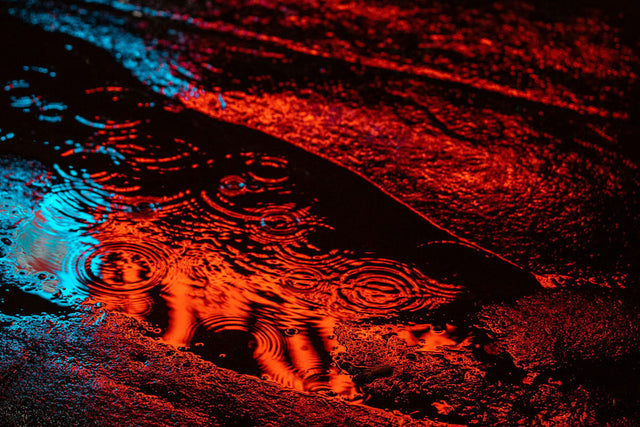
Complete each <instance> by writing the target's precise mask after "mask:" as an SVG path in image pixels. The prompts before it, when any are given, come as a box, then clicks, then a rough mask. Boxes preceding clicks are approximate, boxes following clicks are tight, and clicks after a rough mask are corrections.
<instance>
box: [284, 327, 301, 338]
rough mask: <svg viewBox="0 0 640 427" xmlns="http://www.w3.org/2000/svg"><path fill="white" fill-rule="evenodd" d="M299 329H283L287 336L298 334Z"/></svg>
mask: <svg viewBox="0 0 640 427" xmlns="http://www.w3.org/2000/svg"><path fill="white" fill-rule="evenodd" d="M299 333H300V331H299V330H298V329H297V328H287V329H285V330H284V335H285V336H287V337H292V336H294V335H298V334H299Z"/></svg>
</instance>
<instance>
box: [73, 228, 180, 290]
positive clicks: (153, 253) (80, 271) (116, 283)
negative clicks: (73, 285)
mask: <svg viewBox="0 0 640 427" xmlns="http://www.w3.org/2000/svg"><path fill="white" fill-rule="evenodd" d="M161 248H162V245H160V244H158V243H157V242H140V241H138V242H135V241H129V240H114V241H106V242H102V243H101V244H100V245H96V246H92V247H90V248H89V249H87V250H86V251H85V252H83V253H82V254H81V255H80V256H79V257H78V258H77V259H76V260H75V273H76V275H77V278H78V279H79V280H80V282H81V284H82V285H83V286H85V287H86V289H87V290H88V291H89V292H90V293H91V295H94V296H97V297H101V296H107V297H108V296H136V295H140V294H144V293H146V292H148V291H149V290H151V289H153V288H155V287H157V286H159V285H161V284H162V283H163V281H164V279H165V278H166V276H167V273H168V271H169V268H170V265H169V262H170V260H171V257H170V256H169V254H168V252H167V251H165V250H163V249H161Z"/></svg>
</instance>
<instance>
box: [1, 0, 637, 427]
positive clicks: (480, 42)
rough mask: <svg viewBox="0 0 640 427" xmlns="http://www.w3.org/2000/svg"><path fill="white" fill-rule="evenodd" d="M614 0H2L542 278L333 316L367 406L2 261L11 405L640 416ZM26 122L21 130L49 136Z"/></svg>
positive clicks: (620, 42) (284, 417) (627, 113)
mask: <svg viewBox="0 0 640 427" xmlns="http://www.w3.org/2000/svg"><path fill="white" fill-rule="evenodd" d="M143 3H144V5H143ZM321 3H322V2H321ZM430 3H431V2H430ZM608 3H609V4H606V5H605V4H597V2H594V1H589V2H585V4H580V5H575V7H573V6H571V5H570V6H567V5H566V4H570V3H563V5H559V4H556V3H553V2H548V1H545V0H540V1H529V2H510V1H498V2H484V1H468V2H464V4H461V5H458V6H456V5H450V4H449V2H444V3H438V2H433V4H430V5H427V4H425V2H398V4H389V3H388V2H384V1H353V2H348V3H347V2H338V1H329V2H324V4H318V3H315V2H298V1H295V2H293V1H286V0H281V1H266V2H255V1H229V2H224V4H222V3H221V4H217V2H175V1H164V0H162V1H160V0H157V1H150V2H141V1H129V2H118V1H111V0H92V1H89V0H87V1H79V0H78V1H75V2H73V1H42V2H36V1H24V2H21V1H10V0H3V1H2V2H1V5H2V6H0V7H1V8H2V10H1V11H0V12H4V11H5V9H7V10H9V9H10V10H11V15H12V16H13V17H14V18H15V19H22V20H24V21H25V22H29V23H31V24H33V25H35V26H37V27H39V28H42V29H45V30H47V31H53V32H55V33H56V36H55V37H57V38H58V39H57V43H58V44H60V43H62V44H61V45H64V43H66V42H67V41H68V40H66V39H65V41H64V43H63V42H61V41H60V40H59V39H60V38H61V37H63V36H61V34H64V37H69V40H72V41H70V42H69V46H70V47H71V48H73V49H76V51H81V49H82V46H83V45H82V43H80V42H76V41H75V40H80V39H82V40H83V42H86V44H93V45H94V46H97V47H98V48H100V49H102V50H103V51H102V54H101V55H103V56H104V57H105V58H106V59H105V61H106V62H109V61H112V62H113V61H116V59H114V58H117V62H118V63H119V64H120V65H122V67H124V68H122V69H119V70H120V71H118V73H120V74H112V75H110V77H109V79H110V80H109V81H110V82H113V84H122V83H123V82H128V80H127V79H132V78H135V79H137V80H139V83H141V84H145V85H147V87H149V88H152V90H153V91H155V92H157V93H158V94H160V95H162V96H166V97H167V98H171V102H172V103H175V104H172V108H173V110H175V111H179V110H181V109H183V108H184V107H187V108H191V109H194V110H197V111H200V112H202V113H204V114H206V115H208V116H210V117H213V118H216V119H220V120H222V121H225V122H230V123H235V124H239V125H242V126H246V127H249V128H252V129H257V130H260V131H264V132H266V133H268V134H270V135H273V136H275V137H278V138H280V139H282V140H284V141H286V142H288V143H291V144H293V145H296V146H298V147H301V148H303V149H304V150H307V151H309V152H312V153H315V154H318V155H321V156H323V157H324V158H327V159H329V160H331V161H332V162H334V163H336V164H339V165H341V166H344V167H345V168H348V169H349V170H351V171H354V172H356V173H358V174H360V175H362V176H363V177H365V178H367V179H368V180H370V181H371V182H373V183H374V184H376V185H377V186H379V187H380V188H381V189H382V190H384V191H386V192H388V193H389V194H392V195H394V196H395V197H397V198H398V199H399V200H400V201H402V202H404V203H406V204H407V205H409V206H411V207H412V208H414V209H415V210H416V211H417V212H418V213H419V214H422V215H424V216H427V217H429V218H432V219H433V220H434V222H435V223H437V224H439V225H442V226H444V227H446V228H448V229H449V230H451V231H453V232H455V233H456V234H457V235H458V236H460V237H462V238H464V239H467V240H469V241H471V242H475V243H478V244H480V245H481V246H483V247H484V248H487V249H490V250H492V251H494V252H495V253H498V254H500V255H502V256H505V257H506V258H508V259H510V260H512V261H514V262H515V263H516V264H517V265H518V266H520V267H522V268H523V269H524V270H526V271H528V272H532V273H533V274H536V275H537V276H536V277H537V278H538V279H539V280H540V281H541V283H542V284H543V285H545V287H546V288H547V289H542V288H540V289H539V290H538V291H536V292H534V293H533V294H531V295H528V296H522V295H521V294H518V293H517V292H515V291H514V292H515V294H516V296H515V297H514V298H513V299H512V300H510V301H508V302H507V301H501V300H500V298H496V299H495V300H494V299H486V300H483V301H482V302H480V301H476V300H474V301H463V302H461V303H460V304H461V306H462V309H461V310H458V311H456V308H455V307H450V308H449V309H448V311H447V313H446V314H442V315H436V314H429V313H412V314H400V315H398V316H397V317H398V318H393V319H388V318H387V319H382V318H380V319H368V320H362V321H349V322H342V323H339V324H338V326H337V327H336V330H335V337H336V340H337V342H338V343H339V344H340V346H339V347H338V348H336V349H334V351H333V353H332V354H331V356H332V362H333V363H334V364H335V366H337V367H338V368H340V369H342V370H343V371H344V372H347V373H349V374H351V375H352V376H353V381H354V383H355V384H356V385H357V387H358V388H359V391H360V392H361V393H362V394H363V395H364V399H365V404H366V405H368V406H366V405H360V406H358V405H350V404H347V403H345V402H342V401H340V400H338V399H333V398H330V397H326V396H321V395H311V394H305V393H300V392H295V391H291V390H288V389H286V388H284V387H281V386H279V385H276V384H274V383H270V382H267V381H262V380H260V379H258V378H255V377H250V376H247V375H241V374H238V373H234V372H232V371H228V370H224V369H221V368H218V367H216V366H215V365H213V364H212V363H210V362H206V361H203V360H202V359H200V358H199V357H197V356H194V355H193V354H191V353H189V352H182V351H179V350H177V349H176V348H173V347H170V346H167V345H164V344H161V343H159V342H158V341H155V340H153V339H152V338H150V337H149V336H148V335H149V334H147V333H146V332H145V327H144V326H143V325H141V324H139V323H137V322H135V321H134V320H132V319H130V318H128V317H125V316H124V315H120V314H116V313H107V314H105V313H104V312H101V311H100V310H97V309H94V308H83V309H82V310H79V311H78V312H77V313H74V314H67V315H66V316H65V317H62V316H54V315H49V314H42V315H40V314H35V313H39V312H40V310H47V311H49V312H54V311H55V308H56V307H55V306H54V305H53V304H48V305H46V307H45V306H42V307H43V308H40V305H41V304H42V302H41V301H40V302H38V301H36V299H37V298H36V297H35V296H32V295H30V294H24V293H23V292H22V291H20V290H19V289H18V287H16V286H13V285H12V284H8V283H4V280H3V282H2V283H1V284H2V286H1V288H2V290H3V291H6V294H3V296H1V297H0V310H1V312H2V313H4V314H0V425H10V426H13V425H16V426H22V425H34V426H35V425H157V426H165V425H185V426H186V425H272V426H276V425H292V426H293V425H308V426H324V425H327V426H328V425H331V426H333V425H344V426H366V425H371V426H383V425H423V424H425V425H437V424H438V423H443V424H463V425H481V426H485V425H496V426H497V425H560V426H564V425H568V426H574V425H585V426H587V425H588V426H591V425H593V426H600V425H605V426H636V425H640V409H639V408H640V390H639V389H638V384H640V365H639V362H638V361H639V360H640V343H639V340H640V338H639V337H640V320H639V317H638V316H639V313H640V308H639V302H640V297H639V293H638V291H637V288H638V286H639V285H640V283H639V282H640V273H639V271H640V270H639V268H638V265H639V264H638V263H637V260H638V256H640V243H639V242H640V232H639V229H638V224H640V208H639V206H640V205H639V202H638V201H639V200H640V197H639V195H638V188H640V186H639V183H640V174H639V173H638V159H640V155H639V154H638V153H639V150H638V122H637V112H638V110H639V105H638V100H639V99H640V98H638V96H637V94H638V84H637V76H638V73H639V72H640V60H639V59H638V58H639V56H638V52H639V51H640V43H639V41H638V40H639V39H638V35H637V29H636V28H635V27H636V26H637V22H636V21H637V20H636V19H635V18H636V17H637V16H638V14H637V12H635V11H632V10H631V6H629V5H628V4H627V2H625V1H613V2H608ZM14 18H12V19H14ZM34 28H35V27H34ZM95 28H100V32H95V31H93V32H92V31H90V30H92V29H95ZM34 31H35V30H34ZM76 38H77V39H76ZM7 39H8V38H7ZM53 39H54V36H51V39H50V40H53ZM132 40H133V41H137V42H138V44H137V45H136V47H140V49H138V50H136V49H132V48H130V46H131V45H132V43H131V41H132ZM19 43H20V41H19V40H14V44H16V45H19ZM72 44H73V46H72ZM43 46H44V45H43ZM49 46H50V45H49ZM43 50H45V48H43ZM14 52H20V50H19V49H14ZM50 55H53V56H55V54H53V53H50ZM42 56H43V57H44V56H45V55H42ZM32 59H33V58H29V60H30V61H31V60H32ZM41 59H42V58H41ZM49 59H51V58H49ZM94 59H95V58H94ZM83 60H84V59H83ZM33 62H34V64H30V65H46V64H36V63H35V62H37V61H35V60H33ZM88 62H90V61H88ZM168 64H169V65H168ZM14 65H16V64H14ZM16 66H17V65H16ZM125 68H126V70H125ZM105 69H106V67H105ZM122 73H124V74H126V75H127V76H128V77H126V78H124V77H122V76H121V74H122ZM129 74H130V75H129ZM176 82H177V83H176ZM5 83H7V82H4V81H0V84H3V85H4V84H5ZM181 85H182V86H181ZM185 87H186V88H187V89H188V90H185ZM5 90H6V89H5ZM149 90H151V89H149ZM181 90H182V92H181ZM7 94H8V92H7ZM194 94H195V95H197V96H195V95H194ZM160 95H159V96H160ZM7 96H9V95H7ZM33 99H34V100H35V99H36V98H33ZM14 101H15V100H12V102H14ZM30 102H31V101H30ZM20 105H21V104H20ZM33 105H36V106H39V107H38V108H40V107H43V106H42V105H39V104H37V103H36V102H35V101H33ZM21 108H22V107H21ZM34 108H35V107H34ZM173 110H172V111H173ZM34 111H35V110H34ZM47 111H48V112H47ZM47 111H44V110H43V111H42V115H43V116H44V117H45V119H46V118H48V119H50V120H54V119H55V116H54V115H53V113H56V111H57V110H55V109H54V110H47ZM32 113H33V112H32ZM45 113H46V114H45ZM25 114H26V113H25ZM29 114H31V113H29ZM38 114H40V113H38ZM33 117H34V120H36V119H37V120H40V121H42V119H41V118H40V116H39V115H36V113H33ZM372 118H375V120H372ZM11 121H13V122H15V123H18V124H19V126H17V127H20V128H21V127H26V128H28V131H29V132H32V130H31V128H30V126H26V125H25V123H27V122H25V121H19V120H10V121H9V122H11ZM45 121H46V120H45ZM43 123H44V122H43ZM47 123H48V122H47ZM47 123H45V124H47ZM13 124H14V123H8V124H7V126H13ZM94 125H95V123H94ZM5 127H6V126H5V124H4V122H3V129H0V139H1V141H2V144H5V145H3V149H4V147H7V146H8V145H7V144H8V143H7V142H6V141H9V140H10V139H11V138H14V135H13V133H12V131H11V129H8V128H5ZM184 127H185V128H187V127H188V126H184ZM29 132H26V133H25V134H24V135H20V136H19V137H15V138H14V139H13V141H14V142H16V140H18V139H19V138H22V139H20V140H19V142H20V143H19V144H16V146H17V147H18V148H15V153H14V152H12V151H11V150H14V148H11V149H9V152H11V153H13V154H19V155H25V152H24V150H25V147H29V150H31V151H32V152H33V153H32V155H33V156H35V155H36V154H37V153H39V152H41V151H42V147H41V146H40V145H35V142H33V141H31V140H32V139H33V140H34V141H35V140H36V139H38V138H35V137H34V135H36V134H37V132H35V131H33V132H32V133H29ZM25 135H26V136H25ZM45 136H46V137H42V138H40V139H42V140H44V139H47V138H48V137H49V136H48V135H45ZM28 144H32V145H28ZM11 147H14V146H11ZM346 197H349V195H347V196H346ZM367 209H369V208H367ZM370 210H372V211H375V209H370ZM374 237H375V236H374ZM388 237H389V236H388ZM392 237H393V236H390V237H389V238H388V239H387V240H391V238H392ZM385 243H386V240H385ZM0 250H1V251H5V252H6V251H7V250H6V249H3V247H0ZM5 252H0V257H4V256H6V255H7V253H5ZM569 276H571V277H569ZM487 287H488V288H490V286H489V285H487ZM25 295H27V296H25ZM36 304H40V305H38V309H37V310H35V311H34V309H33V307H34V306H35V305H36ZM27 313H28V314H29V315H27ZM16 316H19V317H16Z"/></svg>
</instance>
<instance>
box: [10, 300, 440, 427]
mask: <svg viewBox="0 0 640 427" xmlns="http://www.w3.org/2000/svg"><path fill="white" fill-rule="evenodd" d="M139 331H140V325H139V324H137V323H135V322H133V321H132V320H130V319H128V318H127V317H125V316H122V315H118V314H114V313H109V314H104V313H100V312H95V311H92V310H89V311H86V312H84V313H80V314H75V315H72V316H70V317H69V318H67V319H62V318H57V317H55V316H48V315H46V316H29V317H23V318H20V319H10V318H8V317H3V318H2V327H0V385H1V388H0V414H1V415H0V422H1V423H2V425H17V426H23V425H31V426H37V425H59V426H66V425H96V426H106V425H139V426H165V425H176V426H191V425H212V426H215V425H238V426H246V425H265V426H277V425H283V426H287V425H290V426H296V425H314V426H315V425H318V426H320V425H327V426H328V425H339V426H354V425H360V426H392V425H423V423H421V422H418V421H415V420H411V418H410V417H407V416H403V415H395V414H392V413H389V412H385V411H382V410H379V409H374V408H369V407H366V406H353V405H349V404H347V403H344V402H341V401H339V400H335V399H330V398H323V397H319V396H312V395H307V394H303V393H298V392H295V391H288V390H284V389H282V388H281V387H280V386H278V385H276V384H273V383H269V382H266V381H261V380H259V379H257V378H254V377H249V376H246V375H240V374H237V373H235V372H232V371H228V370H225V369H220V368H217V367H215V366H214V365H213V364H211V363H208V362H204V361H202V360H201V359H200V358H198V357H196V356H194V355H192V354H191V353H188V352H181V351H177V350H176V349H175V348H173V347H170V346H167V345H162V344H159V343H157V342H155V341H151V340H150V339H148V338H146V337H144V336H143V335H142V334H141V333H140V332H139ZM426 425H438V424H437V423H427V424H426Z"/></svg>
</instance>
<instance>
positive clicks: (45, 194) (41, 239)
mask: <svg viewBox="0 0 640 427" xmlns="http://www.w3.org/2000/svg"><path fill="white" fill-rule="evenodd" d="M56 169H57V172H58V174H59V177H58V178H56V180H57V181H60V182H59V183H55V182H54V180H53V179H52V178H54V177H53V176H52V175H51V174H50V173H49V172H47V171H46V170H44V168H43V167H42V166H41V165H39V164H37V163H35V162H25V161H22V160H19V159H12V158H4V159H2V158H0V176H2V177H4V179H3V180H2V182H0V198H1V200H2V203H0V236H1V237H2V238H1V239H0V246H1V249H2V251H1V255H2V256H0V273H1V274H2V278H3V282H4V283H5V284H11V285H13V286H16V287H18V288H19V289H21V290H22V291H24V292H27V293H29V294H31V295H36V296H39V297H41V298H43V299H45V300H48V301H52V302H55V303H56V304H59V305H63V306H67V305H73V304H75V303H77V302H78V301H79V300H83V299H85V298H86V297H87V296H88V293H87V291H86V290H85V289H83V288H82V287H81V286H80V284H79V282H78V279H77V275H76V273H75V271H74V267H73V266H74V264H73V261H72V260H73V259H76V258H77V257H78V256H79V254H82V253H84V252H85V251H87V249H88V248H90V247H94V246H96V245H97V244H98V243H99V241H98V240H97V239H96V238H94V237H93V231H92V230H94V229H95V227H96V226H98V225H99V224H100V223H101V222H102V221H104V218H105V216H104V215H103V216H100V215H96V214H94V213H92V212H91V211H90V210H89V209H88V208H87V207H88V206H90V205H92V204H93V205H95V206H102V207H103V209H102V210H103V211H108V210H109V209H110V205H109V199H108V197H109V196H110V194H109V193H107V192H104V191H101V190H100V189H99V187H98V186H97V185H96V184H92V183H91V182H90V181H88V180H86V179H80V178H75V177H73V176H72V174H69V173H65V172H64V171H63V170H62V169H61V168H60V167H56ZM9 177H10V178H9Z"/></svg>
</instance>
